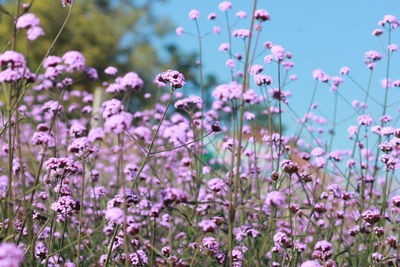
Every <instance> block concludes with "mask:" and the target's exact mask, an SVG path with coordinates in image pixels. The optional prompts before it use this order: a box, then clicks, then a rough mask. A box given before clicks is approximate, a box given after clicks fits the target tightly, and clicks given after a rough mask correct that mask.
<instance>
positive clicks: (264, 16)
mask: <svg viewBox="0 0 400 267" xmlns="http://www.w3.org/2000/svg"><path fill="white" fill-rule="evenodd" d="M254 19H256V20H258V21H261V22H264V21H267V20H270V19H271V17H270V16H269V14H268V12H267V10H264V9H259V10H256V11H255V12H254Z"/></svg>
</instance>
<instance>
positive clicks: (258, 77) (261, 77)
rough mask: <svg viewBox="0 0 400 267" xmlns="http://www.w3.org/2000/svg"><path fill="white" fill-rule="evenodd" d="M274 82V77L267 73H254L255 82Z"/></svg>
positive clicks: (266, 83)
mask: <svg viewBox="0 0 400 267" xmlns="http://www.w3.org/2000/svg"><path fill="white" fill-rule="evenodd" d="M272 82H273V80H272V78H271V77H270V76H268V75H265V74H257V75H254V83H255V84H256V85H258V86H260V85H270V84H271V83H272Z"/></svg>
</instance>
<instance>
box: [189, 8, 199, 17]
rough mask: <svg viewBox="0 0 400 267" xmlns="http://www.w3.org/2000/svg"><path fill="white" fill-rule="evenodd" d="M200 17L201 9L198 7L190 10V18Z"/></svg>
mask: <svg viewBox="0 0 400 267" xmlns="http://www.w3.org/2000/svg"><path fill="white" fill-rule="evenodd" d="M199 18H200V11H198V10H197V9H192V10H190V11H189V19H199Z"/></svg>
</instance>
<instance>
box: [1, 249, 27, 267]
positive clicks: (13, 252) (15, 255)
mask: <svg viewBox="0 0 400 267" xmlns="http://www.w3.org/2000/svg"><path fill="white" fill-rule="evenodd" d="M23 260H24V251H23V250H22V249H20V248H19V247H17V246H16V245H14V244H12V243H1V244H0V266H4V267H17V266H19V265H20V264H21V263H22V261H23Z"/></svg>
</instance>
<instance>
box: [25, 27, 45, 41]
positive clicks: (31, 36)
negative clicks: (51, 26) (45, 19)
mask: <svg viewBox="0 0 400 267" xmlns="http://www.w3.org/2000/svg"><path fill="white" fill-rule="evenodd" d="M43 35H44V31H43V29H42V28H41V27H32V28H30V29H28V31H27V38H28V40H29V41H34V40H36V39H37V38H38V37H39V36H43Z"/></svg>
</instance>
